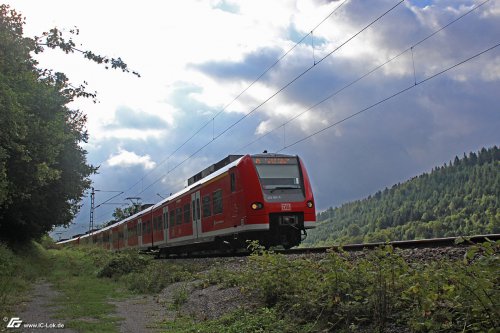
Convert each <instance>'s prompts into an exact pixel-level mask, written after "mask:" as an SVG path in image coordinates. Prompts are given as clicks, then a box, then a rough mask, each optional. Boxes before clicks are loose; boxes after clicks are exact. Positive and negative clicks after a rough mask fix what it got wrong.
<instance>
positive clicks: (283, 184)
mask: <svg viewBox="0 0 500 333" xmlns="http://www.w3.org/2000/svg"><path fill="white" fill-rule="evenodd" d="M240 171H241V172H242V173H243V175H242V177H241V179H242V182H244V184H243V188H245V195H244V196H245V202H246V205H247V207H246V210H247V221H246V224H247V225H254V226H255V229H256V230H258V229H260V228H266V229H267V230H266V231H265V232H263V233H262V232H260V233H258V235H257V238H258V239H260V240H262V241H263V242H264V245H265V246H275V245H283V246H284V247H285V248H290V247H293V246H296V245H299V244H300V242H301V241H302V239H303V238H304V237H305V236H306V234H307V233H306V229H310V228H314V223H315V220H316V214H315V208H314V197H313V193H312V190H311V185H310V182H309V177H308V175H307V171H306V169H305V167H304V164H303V162H302V161H301V159H300V158H299V157H298V156H289V155H278V154H260V155H252V156H251V157H250V158H247V159H244V160H243V161H242V165H241V168H240ZM258 226H260V228H259V227H258Z"/></svg>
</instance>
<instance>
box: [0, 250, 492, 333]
mask: <svg viewBox="0 0 500 333" xmlns="http://www.w3.org/2000/svg"><path fill="white" fill-rule="evenodd" d="M499 250H500V243H499V242H487V243H483V244H479V245H475V246H470V247H453V246H452V247H444V248H419V249H395V248H393V247H390V246H383V247H380V248H378V249H375V250H364V251H355V252H344V251H335V252H327V253H314V254H294V255H284V254H279V253H273V252H268V251H265V250H263V249H262V248H259V247H258V246H255V248H254V254H253V255H251V256H249V257H227V258H197V259H187V258H184V259H167V260H154V259H153V258H151V257H149V256H146V255H142V254H138V253H136V252H132V251H126V252H121V253H111V252H106V251H104V250H100V249H96V248H91V247H90V248H89V247H82V248H78V249H76V248H75V249H71V248H65V249H58V248H52V249H48V250H47V249H45V248H42V247H41V246H36V247H35V249H34V250H31V251H34V252H32V253H31V254H30V255H28V256H26V255H16V254H12V253H11V252H9V251H8V250H6V249H5V248H2V252H1V255H2V265H4V266H5V262H6V261H4V259H5V258H6V257H8V255H10V256H11V257H10V259H11V260H10V261H11V262H12V261H16V260H17V263H15V265H14V266H12V265H11V266H8V267H7V266H5V267H7V270H2V273H0V274H2V275H1V279H2V282H3V283H8V285H10V286H11V287H12V288H14V289H16V288H17V290H18V291H19V292H18V293H15V294H12V293H10V294H9V293H8V292H5V288H3V289H2V294H1V295H0V297H2V299H3V300H7V302H6V303H4V302H2V304H7V305H3V307H2V311H3V312H2V315H3V316H4V313H5V317H7V318H11V317H15V316H16V314H19V313H23V312H17V311H21V310H22V309H20V308H19V304H21V303H24V304H28V306H26V305H25V308H29V295H30V285H32V284H33V283H35V282H36V281H39V280H40V279H43V281H46V282H44V283H47V284H50V286H51V287H50V288H52V289H54V290H55V291H56V292H57V296H56V297H53V298H52V299H51V301H50V308H52V309H55V310H54V311H53V314H52V317H51V318H53V320H57V321H58V322H60V323H64V325H65V328H67V329H71V330H74V331H78V332H92V331H94V332H127V331H129V332H131V331H134V332H140V331H142V332H256V331H261V332H323V331H336V332H337V331H338V332H373V331H379V332H438V331H439V332H457V331H464V332H473V331H484V332H488V331H491V332H494V331H495V330H498V328H499V327H500V322H499V319H498V318H500V316H499V313H498V311H499V309H500V304H499V301H498V300H499V299H500V297H499V296H500V288H499V283H500V281H499V279H498V276H500V274H499V273H500V265H499V262H498V253H499ZM9 253H10V254H9ZM23 258H24V259H23ZM23 260H27V262H31V263H32V264H33V266H31V267H30V268H23V267H24V266H23V265H22V263H23ZM4 266H2V267H4ZM23 269H26V271H24V272H23ZM16 270H17V271H18V272H17V273H16ZM7 271H9V272H11V275H8V274H6V272H7ZM9 279H10V280H9ZM23 281H24V282H23ZM2 285H3V284H2ZM19 295H23V296H19ZM42 297H43V295H42ZM21 320H22V318H21ZM5 326H6V325H4V326H3V327H2V329H5Z"/></svg>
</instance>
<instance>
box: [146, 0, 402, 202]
mask: <svg viewBox="0 0 500 333" xmlns="http://www.w3.org/2000/svg"><path fill="white" fill-rule="evenodd" d="M404 1H405V0H400V1H399V2H398V3H396V4H395V5H394V6H392V7H391V8H390V9H388V10H386V11H385V12H384V13H383V14H381V15H379V16H378V17H377V18H376V19H374V20H372V21H371V22H370V23H369V24H367V25H366V26H365V27H364V28H362V29H361V30H359V31H358V32H356V33H355V34H354V35H352V36H351V37H349V38H348V39H347V40H345V41H344V42H342V43H341V44H340V45H339V46H337V47H335V48H334V49H333V50H332V51H330V52H329V53H328V54H326V55H325V56H324V57H322V58H321V59H320V60H318V61H317V62H316V63H315V64H314V65H312V66H310V67H308V68H307V69H305V70H304V71H303V72H302V73H300V74H299V75H297V76H296V77H295V78H293V79H292V80H291V81H289V82H288V83H287V84H285V85H284V86H283V87H281V88H280V89H278V90H277V91H276V92H274V93H273V94H272V95H271V96H269V97H268V98H267V99H265V100H264V101H263V102H261V103H260V104H259V105H257V106H256V107H254V108H253V109H252V110H250V111H249V112H248V113H246V114H245V115H243V116H242V117H241V118H240V119H238V120H237V121H235V122H234V123H232V124H231V125H229V126H228V127H227V128H226V129H225V130H223V131H222V132H221V133H219V134H218V135H217V136H215V137H214V138H213V139H212V141H209V142H207V143H206V144H205V145H203V146H202V147H201V148H199V149H198V150H197V151H195V152H194V153H193V154H191V155H190V156H189V157H187V158H186V159H184V160H183V161H182V162H180V163H179V164H177V165H176V166H175V167H174V168H173V169H171V170H170V171H168V172H167V173H166V174H164V175H162V176H161V177H159V178H157V179H156V180H154V181H153V182H152V183H151V184H150V185H148V186H147V187H146V188H144V189H143V190H142V191H141V192H139V193H138V194H142V193H144V191H146V190H147V189H149V188H150V187H151V186H153V185H155V184H157V183H158V182H159V181H160V180H161V179H163V178H164V177H165V176H166V175H168V174H170V172H172V171H173V170H175V169H176V168H177V167H179V166H180V165H182V164H184V163H185V162H186V161H187V160H189V159H191V158H192V157H193V156H195V155H196V154H197V153H199V152H200V151H201V150H203V149H204V148H206V147H207V146H208V145H210V144H211V143H212V142H214V141H215V140H217V139H219V138H220V137H221V136H223V135H224V134H225V133H227V132H228V131H229V130H231V129H232V128H233V127H235V126H236V125H237V124H239V123H240V122H241V121H243V120H244V119H245V118H247V117H248V116H249V115H250V114H252V113H254V112H255V111H257V110H258V109H259V108H260V107H262V106H263V105H264V104H265V103H267V102H269V101H270V100H271V99H272V98H274V97H275V96H277V95H278V94H280V93H281V92H282V91H283V90H285V89H286V88H288V87H289V86H290V85H292V84H293V83H294V82H296V81H297V80H298V79H300V78H301V77H302V76H304V75H305V74H307V73H308V72H309V71H310V70H311V69H313V68H314V67H316V65H318V64H320V63H321V62H323V61H324V60H325V59H326V58H328V57H330V56H331V55H332V54H333V53H335V52H336V51H338V50H339V49H340V48H342V47H343V46H344V45H346V44H347V43H349V42H350V41H351V40H353V39H354V38H356V37H357V36H359V35H360V34H361V33H362V32H363V31H365V30H366V29H368V28H369V27H371V26H372V25H373V24H375V23H376V22H378V21H379V20H380V19H382V18H383V17H384V16H386V15H387V14H389V13H390V12H391V11H393V10H394V9H395V8H397V7H398V6H399V5H401V4H402V3H403V2H404Z"/></svg>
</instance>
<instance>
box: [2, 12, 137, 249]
mask: <svg viewBox="0 0 500 333" xmlns="http://www.w3.org/2000/svg"><path fill="white" fill-rule="evenodd" d="M23 25H24V19H23V17H22V15H21V14H19V13H18V12H16V11H15V10H14V9H11V8H10V7H9V6H8V5H4V4H2V5H0V128H1V131H0V240H3V241H4V242H7V243H9V244H14V243H23V242H24V243H26V242H29V240H31V239H34V238H39V237H41V236H42V235H44V234H45V233H46V232H48V231H49V230H51V229H52V227H53V226H61V225H67V224H69V223H70V222H71V220H72V219H73V216H74V215H75V213H76V212H77V211H78V209H79V202H80V199H81V197H82V195H83V193H84V191H85V190H86V189H87V188H88V187H89V186H90V179H89V176H90V175H91V174H92V173H94V172H96V170H97V169H96V168H95V167H93V166H91V165H89V164H87V161H86V151H85V150H84V149H83V148H82V147H81V146H80V144H81V143H82V142H86V141H87V139H88V134H87V132H86V130H85V124H86V115H85V114H84V112H82V111H81V110H74V109H71V108H69V107H68V104H69V103H70V102H72V101H74V100H75V99H76V98H80V97H83V98H94V100H95V97H96V93H93V92H88V91H87V90H86V85H87V84H86V83H85V82H84V83H83V84H81V85H79V86H74V85H73V84H71V82H70V81H69V79H68V78H67V77H66V75H64V74H63V73H60V72H54V71H52V70H47V69H43V68H39V66H38V63H37V62H36V60H35V59H34V58H33V55H34V54H38V53H41V52H43V51H44V50H45V49H47V48H50V49H59V50H62V51H63V52H65V53H66V54H68V53H75V52H76V53H81V54H82V55H83V56H84V57H85V58H87V59H89V60H91V61H93V62H96V63H98V64H102V65H104V66H106V68H108V67H111V68H116V69H121V70H123V71H125V72H128V71H129V69H128V68H127V65H126V64H125V63H124V62H123V61H122V60H121V59H120V58H118V59H114V58H111V59H110V58H107V57H104V56H100V55H97V54H95V53H93V52H92V51H82V50H79V49H77V48H75V45H76V44H75V42H74V41H73V39H72V38H73V36H76V35H78V29H73V30H71V31H69V34H70V35H71V37H70V38H66V39H65V38H64V37H63V33H62V32H61V31H60V30H59V29H57V28H53V29H50V30H49V32H44V33H42V34H41V36H40V37H33V38H29V37H25V36H24V35H23ZM134 74H136V75H138V74H137V73H134Z"/></svg>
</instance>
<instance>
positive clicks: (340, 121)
mask: <svg viewBox="0 0 500 333" xmlns="http://www.w3.org/2000/svg"><path fill="white" fill-rule="evenodd" d="M498 46H500V43H497V44H495V45H493V46H491V47H489V48H487V49H485V50H483V51H481V52H479V53H476V54H475V55H473V56H471V57H469V58H467V59H465V60H462V61H460V62H458V63H456V64H454V65H452V66H450V67H448V68H446V69H444V70H442V71H440V72H438V73H436V74H434V75H431V76H429V77H428V78H426V79H424V80H422V81H420V82H415V84H412V85H411V86H409V87H407V88H404V89H402V90H400V91H398V92H396V93H394V94H392V95H390V96H388V97H386V98H384V99H382V100H380V101H378V102H376V103H374V104H372V105H370V106H368V107H366V108H364V109H362V110H360V111H358V112H355V113H353V114H351V115H349V116H347V117H345V118H343V119H341V120H339V121H337V122H335V123H333V124H331V125H329V126H326V127H324V128H322V129H320V130H318V131H316V132H314V133H312V134H310V135H307V136H305V137H304V138H302V139H300V140H297V141H295V142H294V143H291V144H289V145H287V146H285V147H283V148H281V149H280V150H278V151H277V152H281V151H283V150H285V149H287V148H290V147H292V146H295V145H296V144H298V143H300V142H303V141H305V140H308V139H310V138H312V137H313V136H315V135H318V134H320V133H322V132H324V131H326V130H327V129H330V128H332V127H334V126H337V125H339V124H341V123H343V122H345V121H347V120H349V119H351V118H354V117H356V116H358V115H360V114H361V113H364V112H366V111H368V110H370V109H372V108H374V107H376V106H377V105H380V104H382V103H384V102H387V101H388V100H390V99H393V98H394V97H396V96H399V95H401V94H403V93H405V92H407V91H408V90H411V89H413V88H415V87H417V86H419V85H420V84H422V83H425V82H427V81H430V80H432V79H434V78H436V77H438V76H440V75H442V74H444V73H446V72H448V71H450V70H452V69H454V68H456V67H458V66H460V65H462V64H464V63H466V62H469V61H470V60H472V59H474V58H477V57H479V56H481V55H482V54H484V53H487V52H489V51H491V50H493V49H495V48H497V47H498Z"/></svg>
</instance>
